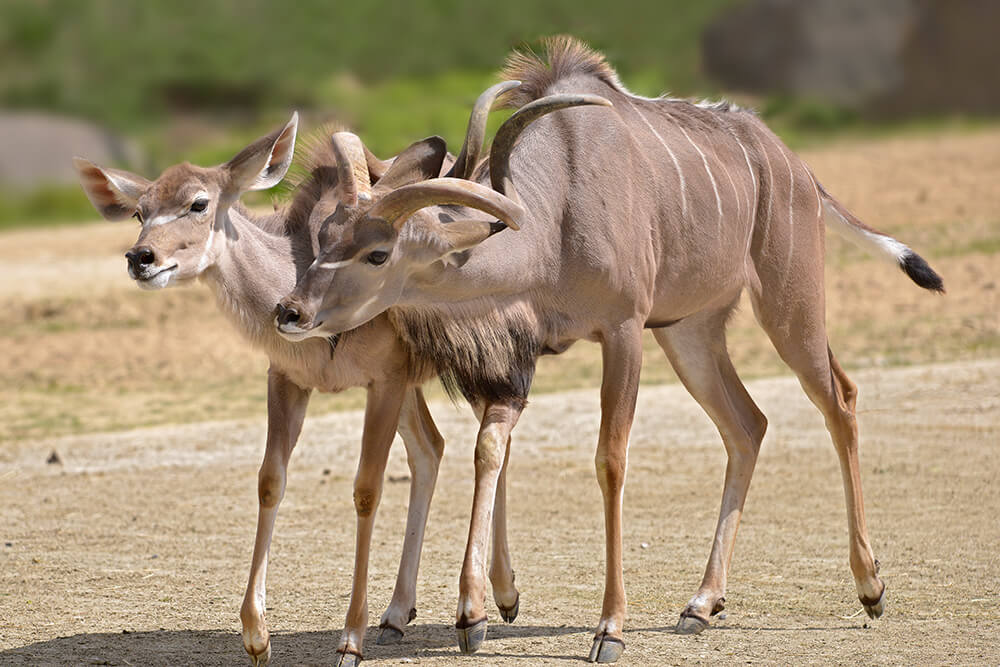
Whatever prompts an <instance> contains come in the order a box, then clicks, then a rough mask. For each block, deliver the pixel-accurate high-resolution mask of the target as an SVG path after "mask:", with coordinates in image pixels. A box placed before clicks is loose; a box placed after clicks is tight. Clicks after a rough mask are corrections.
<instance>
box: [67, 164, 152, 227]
mask: <svg viewBox="0 0 1000 667" xmlns="http://www.w3.org/2000/svg"><path fill="white" fill-rule="evenodd" d="M73 166H74V167H75V168H76V173H77V174H79V176H80V185H82V186H83V191H84V192H85V193H86V195H87V199H89V200H90V203H91V204H93V205H94V208H96V209H97V212H98V213H100V214H101V215H102V216H104V218H105V219H107V220H122V219H123V218H127V217H129V216H130V215H132V214H133V213H135V208H136V205H137V204H138V202H139V197H141V196H142V193H143V192H145V191H146V188H148V187H149V181H147V180H146V179H145V178H143V177H142V176H136V175H135V174H130V173H129V172H127V171H122V170H120V169H108V168H106V167H99V166H97V165H96V164H94V163H93V162H91V161H90V160H85V159H83V158H82V157H75V158H73Z"/></svg>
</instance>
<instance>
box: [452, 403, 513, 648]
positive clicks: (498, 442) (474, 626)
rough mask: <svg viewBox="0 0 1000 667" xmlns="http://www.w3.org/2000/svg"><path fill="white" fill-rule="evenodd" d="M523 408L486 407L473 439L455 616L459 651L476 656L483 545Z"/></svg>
mask: <svg viewBox="0 0 1000 667" xmlns="http://www.w3.org/2000/svg"><path fill="white" fill-rule="evenodd" d="M522 407H523V406H522V404H521V403H520V402H517V403H514V404H499V403H498V404H492V405H487V406H486V409H485V411H484V413H483V419H482V423H481V424H480V427H479V436H478V438H477V439H476V457H475V461H476V486H475V492H474V494H473V499H472V520H471V522H470V523H469V540H468V543H467V544H466V549H465V560H464V562H463V564H462V575H461V577H460V578H459V583H458V611H457V612H456V616H455V628H456V629H457V631H458V643H459V648H460V649H461V650H462V652H463V653H473V652H475V651H476V650H478V649H479V647H480V646H481V645H482V643H483V640H484V639H485V638H486V610H485V601H486V543H487V541H488V537H489V530H490V522H491V519H492V513H493V505H494V502H495V500H496V493H497V484H498V482H499V478H500V472H501V469H502V468H503V465H504V460H505V456H506V449H507V443H508V442H509V441H510V432H511V430H512V429H513V428H514V425H515V424H517V419H518V417H520V415H521V409H522Z"/></svg>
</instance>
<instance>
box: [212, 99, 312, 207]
mask: <svg viewBox="0 0 1000 667" xmlns="http://www.w3.org/2000/svg"><path fill="white" fill-rule="evenodd" d="M298 127H299V114H298V112H295V113H293V114H292V118H291V120H289V121H288V123H286V124H285V126H284V127H283V128H281V129H280V130H278V131H277V132H273V133H271V134H269V135H267V136H266V137H262V138H260V139H258V140H257V141H255V142H253V143H252V144H250V145H249V146H247V147H246V148H244V149H243V150H242V151H240V152H239V153H238V154H237V155H236V157H234V158H233V159H232V160H230V161H229V162H227V163H226V164H224V165H222V166H223V169H225V170H226V171H227V172H228V173H229V182H228V184H227V186H226V189H227V190H228V191H229V193H230V194H234V195H239V194H240V193H242V192H246V191H247V190H267V189H268V188H272V187H274V186H275V185H277V184H278V183H280V182H281V179H282V178H284V177H285V174H286V173H287V172H288V167H290V166H291V164H292V154H293V153H294V151H295V133H296V132H297V131H298Z"/></svg>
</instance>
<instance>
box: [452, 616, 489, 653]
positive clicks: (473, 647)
mask: <svg viewBox="0 0 1000 667" xmlns="http://www.w3.org/2000/svg"><path fill="white" fill-rule="evenodd" d="M455 633H456V634H457V635H458V649H459V650H460V651H461V652H462V653H465V654H466V655H468V654H470V653H475V652H476V651H478V650H479V647H480V646H482V645H483V642H484V641H486V619H485V618H484V619H483V620H481V621H476V622H475V623H472V624H471V625H469V626H468V627H465V628H460V627H459V626H458V625H455Z"/></svg>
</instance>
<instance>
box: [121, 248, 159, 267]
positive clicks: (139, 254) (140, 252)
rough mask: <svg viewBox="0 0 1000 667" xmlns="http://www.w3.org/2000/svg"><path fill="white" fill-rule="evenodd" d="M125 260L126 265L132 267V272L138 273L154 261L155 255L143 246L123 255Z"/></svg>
mask: <svg viewBox="0 0 1000 667" xmlns="http://www.w3.org/2000/svg"><path fill="white" fill-rule="evenodd" d="M125 259H127V260H128V265H129V266H130V267H132V270H133V271H136V272H138V271H139V270H140V269H142V268H143V267H145V266H148V265H149V264H152V263H153V262H154V261H156V255H154V254H153V250H152V248H150V247H149V246H144V245H143V246H139V247H138V248H132V249H131V250H129V251H128V252H127V253H125Z"/></svg>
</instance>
